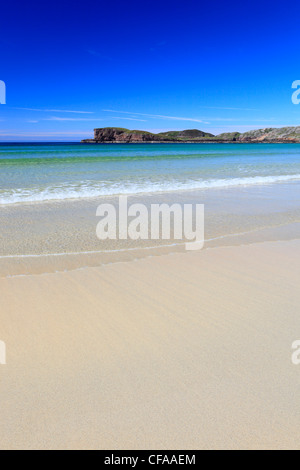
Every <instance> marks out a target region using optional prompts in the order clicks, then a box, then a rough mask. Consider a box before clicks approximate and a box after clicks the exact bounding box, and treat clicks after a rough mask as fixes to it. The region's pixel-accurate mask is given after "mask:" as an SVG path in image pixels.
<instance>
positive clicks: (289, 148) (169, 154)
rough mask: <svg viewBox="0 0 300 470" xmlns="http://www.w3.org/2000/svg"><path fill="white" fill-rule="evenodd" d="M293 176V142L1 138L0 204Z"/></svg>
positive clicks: (297, 175) (296, 150)
mask: <svg viewBox="0 0 300 470" xmlns="http://www.w3.org/2000/svg"><path fill="white" fill-rule="evenodd" d="M296 180H300V144H113V145H107V144H104V145H87V144H73V143H72V144H70V143H66V144H61V143H60V144H52V143H51V144H0V204H2V205H6V204H14V203H22V202H23V203H24V202H34V201H49V200H68V199H78V198H91V197H97V196H106V195H118V194H137V193H152V192H169V191H178V190H190V189H201V188H207V189H213V188H223V187H224V188H226V187H235V186H252V185H265V184H275V183H276V184H279V183H282V182H288V181H296Z"/></svg>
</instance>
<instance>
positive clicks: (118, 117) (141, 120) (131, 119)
mask: <svg viewBox="0 0 300 470" xmlns="http://www.w3.org/2000/svg"><path fill="white" fill-rule="evenodd" d="M111 119H126V120H128V121H140V122H147V119H136V118H130V117H120V116H113V117H112V118H111Z"/></svg>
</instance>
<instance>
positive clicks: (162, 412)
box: [0, 241, 300, 450]
mask: <svg viewBox="0 0 300 470" xmlns="http://www.w3.org/2000/svg"><path fill="white" fill-rule="evenodd" d="M299 258H300V241H284V242H267V243H261V244H253V245H250V246H234V247H220V248H214V249H210V250H205V251H201V252H190V253H176V254H172V255H164V256H158V257H151V258H147V259H140V260H138V261H136V262H134V261H130V262H122V263H115V264H111V265H106V266H101V267H94V268H93V267H89V268H85V269H79V270H74V271H69V272H63V273H53V274H39V275H28V276H17V277H11V278H2V279H0V299H1V307H0V315H1V329H0V339H1V340H3V341H5V342H6V345H7V365H0V398H1V408H0V448H1V449H24V448H25V449H59V448H65V449H66V448H67V449H71V448H73V449H74V448H75V449H81V448H83V449H90V448H94V449H99V448H100V449H186V450H187V449H213V448H222V449H224V448H225V449H231V448H234V449H237V448H243V449H253V448H255V449H259V448H271V449H278V448H285V449H287V448H294V449H295V448H300V405H299V403H300V400H299V396H298V393H300V366H298V367H297V366H295V365H293V364H292V362H291V354H292V349H291V344H292V342H293V341H294V340H296V339H299V338H300V321H299V318H300V316H299V315H300V312H299V304H300V289H299V281H300V263H299Z"/></svg>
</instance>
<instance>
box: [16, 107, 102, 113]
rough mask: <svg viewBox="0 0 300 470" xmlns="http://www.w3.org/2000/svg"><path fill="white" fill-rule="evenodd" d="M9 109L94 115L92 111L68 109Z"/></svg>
mask: <svg viewBox="0 0 300 470" xmlns="http://www.w3.org/2000/svg"><path fill="white" fill-rule="evenodd" d="M11 109H20V110H23V111H39V112H43V113H74V114H94V113H93V111H77V110H70V109H39V108H15V107H12V108H11Z"/></svg>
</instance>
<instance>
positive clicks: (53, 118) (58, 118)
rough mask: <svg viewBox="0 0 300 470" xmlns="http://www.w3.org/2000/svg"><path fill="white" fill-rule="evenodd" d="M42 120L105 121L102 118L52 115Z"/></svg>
mask: <svg viewBox="0 0 300 470" xmlns="http://www.w3.org/2000/svg"><path fill="white" fill-rule="evenodd" d="M42 121H103V119H102V118H69V117H57V116H52V117H50V118H46V119H42Z"/></svg>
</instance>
